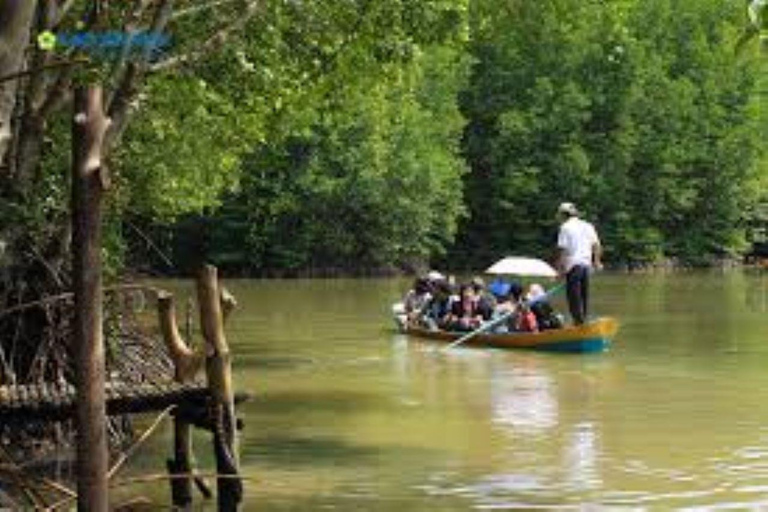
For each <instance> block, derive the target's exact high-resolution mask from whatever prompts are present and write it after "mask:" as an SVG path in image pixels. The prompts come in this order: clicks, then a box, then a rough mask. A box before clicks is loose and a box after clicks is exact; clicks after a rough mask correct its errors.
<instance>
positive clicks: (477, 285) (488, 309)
mask: <svg viewBox="0 0 768 512" xmlns="http://www.w3.org/2000/svg"><path fill="white" fill-rule="evenodd" d="M472 289H473V290H474V292H475V296H476V297H477V300H478V301H480V309H481V313H482V315H483V320H488V319H490V318H491V314H492V313H493V308H494V307H495V306H496V298H495V297H494V296H493V295H492V294H491V293H489V292H487V291H486V289H485V282H484V281H483V279H482V278H481V277H473V278H472Z"/></svg>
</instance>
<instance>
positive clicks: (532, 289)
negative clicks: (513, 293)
mask: <svg viewBox="0 0 768 512" xmlns="http://www.w3.org/2000/svg"><path fill="white" fill-rule="evenodd" d="M525 297H526V300H527V301H528V303H529V304H530V308H531V311H533V314H534V315H536V322H537V323H538V324H539V329H541V330H542V331H545V330H547V329H560V328H561V327H562V326H563V318H562V316H561V315H558V314H557V313H555V310H554V309H553V308H552V305H551V304H550V303H549V301H547V300H546V293H545V292H544V288H543V287H542V286H541V285H540V284H538V283H532V284H531V285H530V286H529V287H528V293H526V296H525Z"/></svg>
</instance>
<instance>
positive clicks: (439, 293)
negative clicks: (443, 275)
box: [424, 279, 456, 331]
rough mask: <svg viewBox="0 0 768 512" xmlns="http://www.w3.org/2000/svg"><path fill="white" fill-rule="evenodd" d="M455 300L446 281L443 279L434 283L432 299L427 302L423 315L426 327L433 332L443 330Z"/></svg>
mask: <svg viewBox="0 0 768 512" xmlns="http://www.w3.org/2000/svg"><path fill="white" fill-rule="evenodd" d="M455 300H456V298H455V297H453V289H452V288H451V285H449V284H448V281H446V280H445V279H443V280H440V281H436V282H435V283H434V285H433V290H432V299H431V300H430V301H429V304H428V305H427V310H426V314H425V315H424V321H425V324H426V326H427V327H428V328H429V329H431V330H433V331H434V330H437V329H440V328H443V327H444V326H445V321H446V317H447V316H448V314H449V313H450V312H451V306H452V304H453V302H454V301H455Z"/></svg>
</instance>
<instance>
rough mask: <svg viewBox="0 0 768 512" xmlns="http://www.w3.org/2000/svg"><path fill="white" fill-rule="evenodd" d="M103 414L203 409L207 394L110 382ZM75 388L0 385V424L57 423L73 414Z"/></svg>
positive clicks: (194, 387) (194, 388) (175, 386)
mask: <svg viewBox="0 0 768 512" xmlns="http://www.w3.org/2000/svg"><path fill="white" fill-rule="evenodd" d="M106 395H107V414H109V415H119V414H135V413H142V412H150V411H159V410H163V409H165V408H166V407H168V406H170V405H190V406H201V407H205V404H206V402H207V400H208V398H209V397H210V392H209V390H208V388H207V387H206V386H205V384H202V383H200V384H198V383H194V384H179V383H175V382H169V383H166V384H163V385H156V384H135V383H127V382H115V381H110V382H107V384H106ZM76 400H77V397H76V394H75V388H74V386H72V385H71V384H53V383H45V384H37V385H19V386H0V422H3V423H13V422H28V421H61V420H66V419H69V418H70V417H72V416H73V415H74V412H75V404H76Z"/></svg>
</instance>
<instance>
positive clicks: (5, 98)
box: [0, 0, 37, 169]
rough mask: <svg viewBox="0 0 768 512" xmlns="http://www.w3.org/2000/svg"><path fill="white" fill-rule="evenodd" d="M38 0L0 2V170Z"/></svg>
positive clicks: (8, 140)
mask: <svg viewBox="0 0 768 512" xmlns="http://www.w3.org/2000/svg"><path fill="white" fill-rule="evenodd" d="M36 7H37V0H0V169H2V168H3V161H4V160H5V158H6V153H7V151H8V147H9V143H10V140H11V135H12V133H13V132H12V130H11V116H12V115H13V112H14V109H15V107H16V89H17V87H18V82H19V81H18V80H17V79H10V80H3V77H6V76H10V75H13V74H15V73H18V72H19V70H20V69H21V66H22V65H23V64H24V49H25V48H26V47H27V44H28V43H29V31H30V29H31V27H32V22H33V21H34V14H35V9H36Z"/></svg>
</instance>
